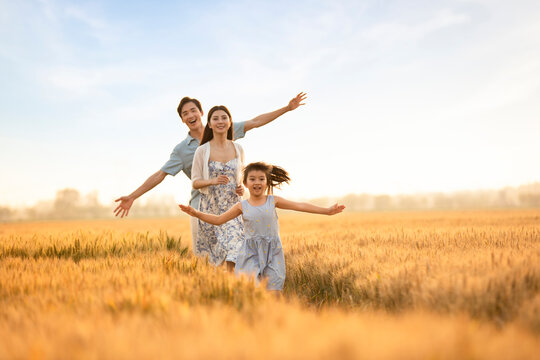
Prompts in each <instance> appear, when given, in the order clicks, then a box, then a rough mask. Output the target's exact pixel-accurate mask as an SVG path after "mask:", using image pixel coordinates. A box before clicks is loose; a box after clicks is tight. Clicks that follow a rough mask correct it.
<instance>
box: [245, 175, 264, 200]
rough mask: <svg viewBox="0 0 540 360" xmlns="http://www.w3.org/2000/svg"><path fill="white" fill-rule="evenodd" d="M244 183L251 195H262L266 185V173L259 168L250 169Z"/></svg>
mask: <svg viewBox="0 0 540 360" xmlns="http://www.w3.org/2000/svg"><path fill="white" fill-rule="evenodd" d="M245 185H246V187H247V188H248V191H249V193H250V194H251V196H261V195H264V192H265V191H266V187H267V182H266V174H265V173H264V171H261V170H252V171H250V172H249V173H248V176H247V178H246V184H245Z"/></svg>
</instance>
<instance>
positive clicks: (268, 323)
mask: <svg viewBox="0 0 540 360" xmlns="http://www.w3.org/2000/svg"><path fill="white" fill-rule="evenodd" d="M280 230H281V239H282V242H283V247H284V251H285V258H286V262H287V280H286V283H285V288H284V290H283V294H282V296H281V297H276V296H275V295H273V294H270V293H268V292H266V291H265V290H264V289H263V288H261V287H259V286H256V285H255V284H254V283H253V281H251V280H250V279H245V278H237V277H235V276H234V275H231V274H228V273H226V272H225V271H224V269H223V268H214V267H212V266H211V265H209V264H208V263H207V262H206V261H205V260H204V259H199V258H196V257H194V256H193V254H192V252H191V244H190V242H191V239H190V230H189V220H188V218H187V217H182V216H179V217H178V218H172V219H155V220H154V219H153V220H137V219H122V220H120V219H115V220H101V221H78V222H77V221H65V222H27V223H6V224H0V359H186V358H188V359H192V358H194V359H215V358H227V359H252V358H261V359H265V358H269V359H270V358H280V359H281V358H284V359H295V358H302V359H328V358H339V359H341V358H343V359H348V358H351V359H352V358H355V359H356V358H366V359H372V358H377V359H463V358H464V359H512V358H515V359H534V358H538V354H540V210H519V211H518V210H516V211H502V210H501V211H485V212H480V211H468V212H409V213H406V212H403V213H397V212H396V213H343V214H340V215H337V216H333V217H325V216H318V215H304V214H293V213H280Z"/></svg>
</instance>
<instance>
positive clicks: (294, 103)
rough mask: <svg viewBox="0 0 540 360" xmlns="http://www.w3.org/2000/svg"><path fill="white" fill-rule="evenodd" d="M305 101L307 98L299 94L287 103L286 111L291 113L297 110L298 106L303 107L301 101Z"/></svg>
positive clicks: (302, 93)
mask: <svg viewBox="0 0 540 360" xmlns="http://www.w3.org/2000/svg"><path fill="white" fill-rule="evenodd" d="M306 99H307V96H306V93H305V92H301V93H300V94H298V95H296V97H295V98H294V99H292V100H291V101H289V105H287V108H288V110H289V111H291V110H294V109H296V108H298V107H299V106H300V105H305V104H304V103H303V102H302V101H304V100H306Z"/></svg>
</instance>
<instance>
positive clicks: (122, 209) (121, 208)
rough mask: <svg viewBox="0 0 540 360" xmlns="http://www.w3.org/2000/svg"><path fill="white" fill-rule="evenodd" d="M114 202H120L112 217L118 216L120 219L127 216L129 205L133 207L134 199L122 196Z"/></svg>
mask: <svg viewBox="0 0 540 360" xmlns="http://www.w3.org/2000/svg"><path fill="white" fill-rule="evenodd" d="M114 201H115V202H118V201H120V204H119V205H118V206H117V207H116V209H114V216H118V215H120V217H124V216H128V214H129V209H131V205H133V201H134V199H132V198H130V197H129V196H122V197H119V198H118V199H116V200H114Z"/></svg>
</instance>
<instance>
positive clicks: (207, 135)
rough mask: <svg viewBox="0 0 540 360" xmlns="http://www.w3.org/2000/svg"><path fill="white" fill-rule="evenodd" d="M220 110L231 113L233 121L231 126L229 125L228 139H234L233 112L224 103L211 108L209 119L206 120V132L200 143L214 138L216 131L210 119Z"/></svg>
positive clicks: (230, 118)
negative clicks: (211, 125) (211, 126)
mask: <svg viewBox="0 0 540 360" xmlns="http://www.w3.org/2000/svg"><path fill="white" fill-rule="evenodd" d="M218 110H223V111H225V112H226V113H227V115H229V121H230V122H231V126H230V127H229V130H227V139H229V140H233V133H234V132H233V123H232V116H231V113H230V111H229V109H227V108H226V107H225V106H224V105H218V106H214V107H213V108H211V109H210V111H209V112H208V120H207V121H206V126H205V127H204V132H203V136H202V140H201V143H200V145H202V144H204V143H207V142H209V141H210V140H212V139H213V138H214V132H213V131H212V129H211V128H210V126H209V125H210V119H211V118H212V114H213V113H214V112H216V111H218Z"/></svg>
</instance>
